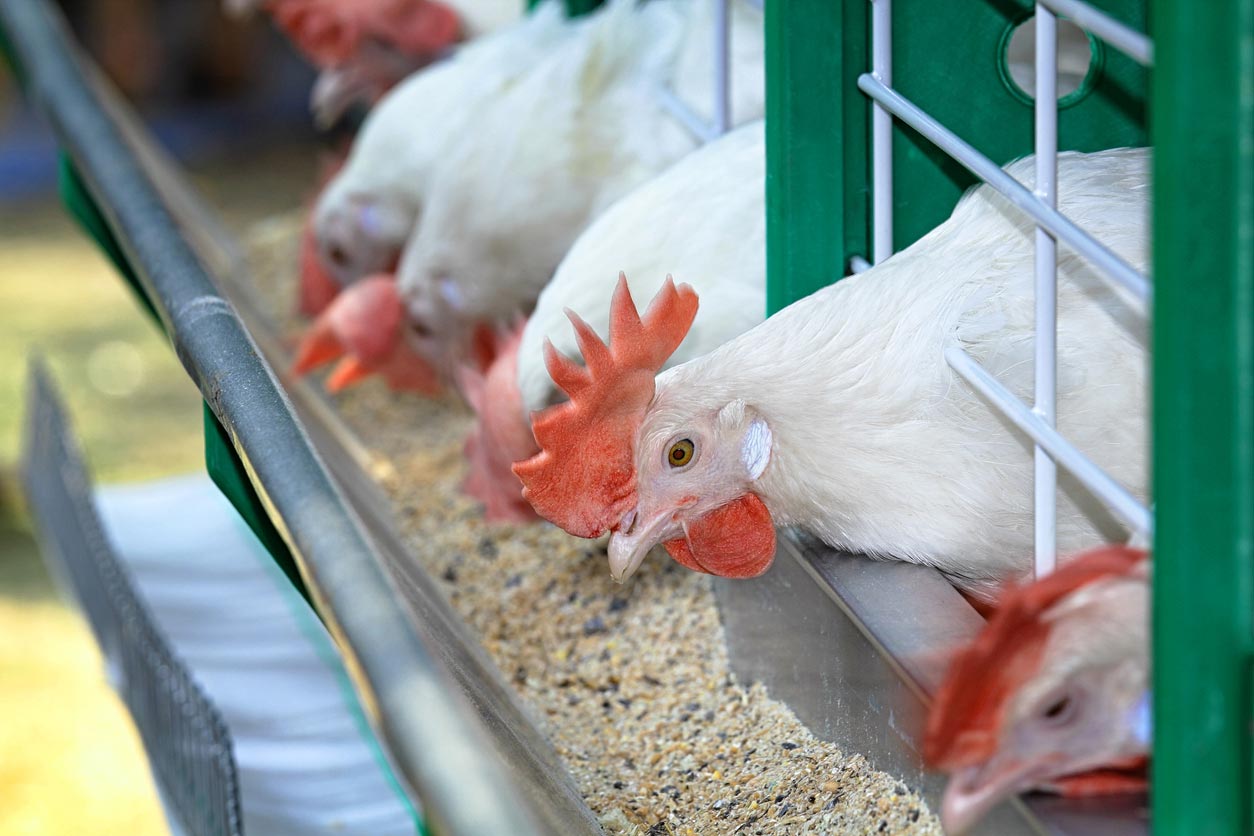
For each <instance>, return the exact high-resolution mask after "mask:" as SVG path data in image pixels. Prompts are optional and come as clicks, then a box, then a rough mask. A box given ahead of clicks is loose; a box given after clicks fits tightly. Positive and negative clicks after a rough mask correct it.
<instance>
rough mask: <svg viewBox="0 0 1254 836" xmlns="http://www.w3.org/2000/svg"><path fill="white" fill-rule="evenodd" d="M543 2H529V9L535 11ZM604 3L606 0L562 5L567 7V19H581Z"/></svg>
mask: <svg viewBox="0 0 1254 836" xmlns="http://www.w3.org/2000/svg"><path fill="white" fill-rule="evenodd" d="M543 2H544V0H527V8H528V9H534V8H535V7H536V6H538V5H540V4H541V3H543ZM603 2H604V0H562V5H563V6H565V7H566V16H567V17H579V16H580V15H586V14H587V13H588V12H590V11H592V10H593V9H595V8H597V7H598V6H600V5H601V3H603Z"/></svg>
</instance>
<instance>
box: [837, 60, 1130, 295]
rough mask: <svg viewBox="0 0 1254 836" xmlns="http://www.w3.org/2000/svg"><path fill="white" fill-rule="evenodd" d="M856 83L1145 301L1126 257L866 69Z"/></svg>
mask: <svg viewBox="0 0 1254 836" xmlns="http://www.w3.org/2000/svg"><path fill="white" fill-rule="evenodd" d="M858 88H859V89H861V90H862V92H864V93H866V94H867V95H868V96H870V97H871V98H873V99H875V100H876V101H878V102H880V103H881V104H883V105H884V106H885V107H886V108H888V110H889V112H891V113H892V114H893V115H894V116H896V117H897V118H899V119H901V120H902V121H903V122H905V123H906V124H908V125H909V126H910V127H912V128H914V129H915V130H917V131H918V132H919V133H921V134H923V135H924V136H925V137H927V138H928V139H929V140H930V141H932V142H933V143H935V144H936V146H937V147H938V148H940V149H941V150H942V151H944V152H945V153H946V154H948V155H949V156H951V157H953V158H954V159H955V160H957V161H958V162H960V163H962V165H963V166H964V167H966V168H967V170H968V171H970V172H971V173H973V174H975V175H976V176H977V177H979V178H980V179H981V180H983V181H984V182H986V183H988V184H989V185H990V186H992V187H993V188H995V189H997V191H999V192H1001V193H1002V194H1003V195H1005V197H1006V198H1007V199H1008V200H1009V201H1010V202H1011V203H1012V204H1014V205H1015V206H1016V207H1018V208H1019V209H1021V210H1023V211H1024V212H1026V213H1027V214H1028V215H1030V216H1031V217H1032V218H1033V220H1035V221H1036V222H1037V223H1038V224H1040V225H1041V226H1043V227H1045V228H1046V229H1048V230H1049V231H1050V232H1051V233H1053V234H1054V237H1056V238H1061V239H1062V240H1063V241H1065V242H1066V243H1067V244H1069V245H1070V246H1071V247H1072V248H1073V249H1075V251H1076V252H1078V253H1079V254H1080V255H1082V256H1084V257H1085V258H1087V259H1088V260H1089V261H1090V262H1092V264H1093V265H1094V266H1095V267H1097V268H1098V269H1099V270H1100V271H1101V272H1103V273H1105V274H1106V275H1107V276H1108V277H1109V278H1111V279H1112V280H1114V281H1115V282H1116V283H1117V284H1119V285H1120V286H1121V287H1123V288H1125V289H1126V290H1128V291H1129V292H1130V293H1132V294H1134V295H1135V296H1136V297H1137V298H1138V299H1141V300H1142V301H1145V302H1148V301H1149V298H1150V293H1151V290H1150V285H1149V281H1148V280H1146V278H1145V276H1143V275H1141V274H1140V273H1138V272H1137V271H1136V270H1135V269H1134V268H1133V267H1131V266H1130V265H1129V264H1128V263H1127V262H1126V261H1124V260H1123V259H1121V258H1120V257H1119V256H1117V255H1115V254H1114V253H1113V252H1111V251H1110V250H1108V249H1107V248H1106V247H1104V246H1102V244H1101V243H1100V242H1099V241H1098V240H1097V239H1095V238H1094V237H1093V236H1091V235H1089V234H1088V233H1087V232H1085V231H1084V230H1083V229H1081V228H1080V227H1078V226H1076V225H1075V224H1074V223H1073V222H1072V221H1071V220H1070V219H1068V218H1067V217H1066V216H1064V215H1062V214H1061V213H1060V212H1058V210H1057V209H1053V208H1051V207H1049V206H1046V205H1045V204H1044V203H1042V202H1041V201H1040V200H1038V199H1037V198H1036V197H1035V196H1033V194H1032V193H1031V192H1030V191H1028V190H1027V189H1026V188H1025V187H1024V186H1023V184H1022V183H1020V182H1019V181H1018V180H1015V179H1014V178H1013V177H1011V176H1010V175H1009V174H1007V173H1006V172H1004V171H1002V169H1001V168H1000V167H998V165H997V164H996V163H994V162H993V161H992V160H990V159H989V158H988V157H986V156H984V155H983V154H981V153H980V152H979V151H977V150H975V148H973V147H972V146H971V145H970V144H968V143H966V142H964V141H963V140H962V139H961V138H960V137H958V135H957V134H955V133H953V132H952V131H950V130H949V129H948V128H946V127H945V126H944V125H942V124H941V123H940V122H937V121H936V120H935V119H933V118H932V117H931V116H929V115H928V114H927V113H925V112H924V111H923V110H921V109H920V108H919V107H918V106H917V105H916V104H914V103H913V102H911V101H910V100H909V99H907V98H906V97H904V96H902V95H901V94H900V93H898V92H897V91H896V90H893V89H892V88H891V87H887V86H885V85H883V84H881V83H880V82H879V81H878V80H877V79H875V78H874V77H873V76H872V75H871V74H870V73H863V74H862V75H861V76H859V77H858Z"/></svg>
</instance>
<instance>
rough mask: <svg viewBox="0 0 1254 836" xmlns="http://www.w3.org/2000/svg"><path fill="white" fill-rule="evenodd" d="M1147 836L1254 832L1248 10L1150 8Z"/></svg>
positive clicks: (1253, 172)
mask: <svg viewBox="0 0 1254 836" xmlns="http://www.w3.org/2000/svg"><path fill="white" fill-rule="evenodd" d="M1150 12H1151V15H1152V19H1153V21H1154V38H1155V48H1156V53H1155V56H1154V58H1155V71H1154V74H1153V79H1152V85H1151V93H1152V99H1151V101H1152V104H1153V107H1152V108H1151V111H1150V112H1151V120H1152V121H1151V128H1152V129H1153V135H1154V141H1155V153H1154V172H1153V174H1154V208H1153V232H1154V255H1153V258H1154V262H1153V263H1154V277H1155V281H1156V283H1157V292H1156V293H1155V295H1154V297H1155V298H1154V311H1155V318H1154V333H1153V348H1154V392H1153V426H1154V437H1155V443H1154V454H1153V471H1154V501H1155V506H1156V510H1157V514H1158V528H1157V532H1156V534H1155V538H1154V589H1153V607H1152V613H1153V659H1154V670H1153V686H1154V687H1153V692H1154V706H1153V711H1154V764H1153V775H1152V780H1153V788H1152V789H1153V792H1152V794H1151V804H1152V812H1153V822H1154V831H1155V832H1156V833H1188V834H1190V836H1219V834H1231V833H1250V832H1254V810H1252V809H1251V808H1252V805H1254V793H1252V792H1251V787H1252V785H1254V767H1252V766H1251V762H1252V760H1254V742H1252V740H1251V736H1252V734H1254V732H1252V731H1251V728H1252V725H1251V716H1252V715H1254V710H1252V709H1254V678H1252V677H1251V665H1250V659H1251V653H1254V638H1252V637H1254V0H1211V2H1208V3H1204V4H1198V3H1194V2H1189V0H1154V2H1153V4H1152V6H1151V8H1150Z"/></svg>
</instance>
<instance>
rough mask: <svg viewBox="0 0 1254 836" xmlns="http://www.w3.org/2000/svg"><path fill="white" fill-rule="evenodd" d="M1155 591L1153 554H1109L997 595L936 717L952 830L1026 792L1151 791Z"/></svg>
mask: <svg viewBox="0 0 1254 836" xmlns="http://www.w3.org/2000/svg"><path fill="white" fill-rule="evenodd" d="M1149 594H1150V590H1149V558H1148V555H1146V553H1145V552H1142V551H1139V550H1135V549H1129V548H1125V547H1110V548H1104V549H1098V550H1094V551H1092V552H1088V553H1085V554H1082V555H1077V556H1076V557H1074V558H1073V559H1070V560H1068V561H1067V562H1066V564H1065V565H1064V566H1063V567H1062V568H1061V569H1059V570H1058V571H1057V572H1056V573H1054V574H1053V575H1050V576H1047V577H1045V578H1042V579H1040V580H1037V581H1034V582H1032V583H1030V584H1027V585H1025V586H1023V587H1018V588H1012V589H1010V590H1008V591H1006V592H1005V593H1004V594H1003V595H1002V596H1000V598H999V600H998V603H997V606H996V608H995V609H994V611H993V615H992V618H991V619H990V621H989V623H988V625H987V626H986V627H985V628H984V630H983V631H982V632H981V633H980V635H979V636H978V637H977V638H976V639H975V640H974V641H973V642H972V643H971V644H970V645H969V646H967V647H965V648H963V649H962V650H961V651H959V652H958V653H957V654H956V655H955V657H954V660H953V662H952V664H951V666H950V669H949V671H948V674H947V677H946V681H945V683H944V684H943V685H942V686H941V689H940V691H939V692H938V693H937V695H936V700H935V701H934V702H933V705H932V709H931V713H930V716H929V718H928V728H927V735H926V737H925V741H924V747H923V750H924V756H925V758H926V759H927V760H928V762H929V763H930V764H931V765H933V766H935V767H938V768H941V769H944V770H946V771H948V772H951V773H952V776H953V777H952V778H951V780H950V783H949V786H948V787H947V788H946V791H945V798H944V802H943V804H942V808H941V818H942V821H943V823H944V825H945V829H946V832H951V833H957V832H960V831H963V830H966V829H967V828H969V827H970V826H971V825H972V824H974V823H975V822H976V821H977V820H978V819H979V818H980V817H981V816H982V815H983V814H984V813H986V812H987V811H988V810H989V809H991V808H992V807H993V806H994V805H995V804H996V803H997V802H999V801H1000V800H1002V799H1003V798H1005V797H1007V796H1009V795H1012V794H1014V793H1018V792H1024V791H1026V790H1029V789H1050V790H1053V791H1055V792H1060V793H1062V794H1064V795H1072V796H1079V795H1100V794H1108V793H1112V792H1128V791H1142V790H1144V789H1145V787H1146V774H1145V772H1146V770H1145V767H1146V765H1147V764H1146V759H1147V757H1148V756H1149V744H1150V737H1151V731H1150V710H1149V698H1148V694H1149V670H1150V665H1149Z"/></svg>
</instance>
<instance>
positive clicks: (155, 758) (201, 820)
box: [23, 363, 243, 836]
mask: <svg viewBox="0 0 1254 836" xmlns="http://www.w3.org/2000/svg"><path fill="white" fill-rule="evenodd" d="M30 380H31V384H30V398H29V399H28V401H27V402H28V404H29V407H28V409H29V412H28V416H27V425H26V445H25V461H24V463H23V482H24V484H25V487H26V492H27V496H28V498H29V500H30V507H31V509H32V513H33V515H34V517H35V520H36V523H37V525H38V528H39V532H40V540H41V542H42V544H43V546H44V548H43V549H42V551H43V554H44V558H45V560H46V561H47V562H48V563H49V567H50V568H51V569H52V570H53V574H54V575H55V576H56V577H57V578H58V580H59V581H61V584H62V586H63V587H64V588H65V589H66V591H67V592H68V593H70V594H72V596H73V597H74V598H75V599H77V600H78V602H79V604H80V606H81V607H82V610H83V613H84V614H85V615H86V617H87V622H88V624H90V625H91V629H92V632H93V633H94V634H95V636H96V641H97V643H98V644H99V645H100V649H101V653H102V654H103V655H104V657H105V665H106V668H107V670H108V672H109V678H110V680H111V681H112V684H113V686H114V687H115V688H116V689H117V691H118V695H119V696H120V697H121V698H122V701H123V702H124V703H125V704H126V707H127V709H128V710H129V711H130V713H131V716H132V717H133V718H134V720H135V726H136V728H138V729H139V733H140V737H141V738H142V740H143V742H144V749H145V750H146V751H147V753H148V759H149V761H150V762H151V765H152V773H153V775H154V776H155V778H156V780H157V782H158V783H159V784H160V786H161V789H162V795H163V797H164V798H165V799H166V800H167V801H168V802H169V805H170V807H171V808H172V810H173V812H174V813H175V815H177V816H178V819H179V821H180V822H181V823H182V825H183V827H184V829H185V830H186V831H187V832H188V833H192V834H196V836H240V834H242V833H243V824H242V818H241V814H240V795H239V781H238V775H237V770H236V765H235V757H234V755H233V753H232V746H231V737H230V734H229V732H228V731H227V728H226V724H225V723H224V722H223V721H222V717H221V715H220V714H218V710H217V708H216V707H215V706H214V705H213V703H212V702H211V701H210V700H209V698H208V697H207V696H205V694H204V692H203V691H201V690H200V687H199V686H198V685H197V684H196V682H195V680H194V679H193V678H192V676H191V674H190V673H189V672H188V670H187V667H186V666H185V665H184V664H183V662H182V660H181V659H179V658H178V657H177V656H176V655H175V654H174V652H173V651H172V649H171V647H170V644H169V642H168V641H167V640H166V638H165V636H163V635H162V633H161V631H160V630H159V628H158V627H157V626H156V622H155V621H154V620H153V618H152V615H151V613H150V612H149V610H148V607H147V606H146V605H145V603H144V601H143V599H142V598H141V597H140V596H139V594H138V593H137V592H136V589H135V585H134V583H133V581H132V580H131V578H130V574H129V572H128V571H127V569H126V567H125V566H124V565H123V564H122V563H121V561H119V560H118V558H117V555H115V554H114V553H113V550H112V548H111V547H110V545H109V542H108V540H107V538H106V537H105V535H104V529H103V527H102V526H101V523H100V518H99V516H98V515H97V514H96V509H95V506H94V504H93V502H92V498H91V488H90V485H89V484H88V480H87V475H86V472H85V470H84V468H83V463H82V455H81V454H80V452H79V451H78V448H77V446H76V445H75V444H74V441H73V439H72V437H71V436H70V433H69V429H68V427H67V425H66V421H65V414H64V410H63V409H62V408H61V406H60V404H59V402H58V399H57V396H56V393H55V391H54V390H53V387H52V384H51V381H50V380H49V378H48V376H47V374H46V373H45V372H44V370H43V368H42V366H41V365H40V364H38V363H33V364H32V367H31V374H30Z"/></svg>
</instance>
